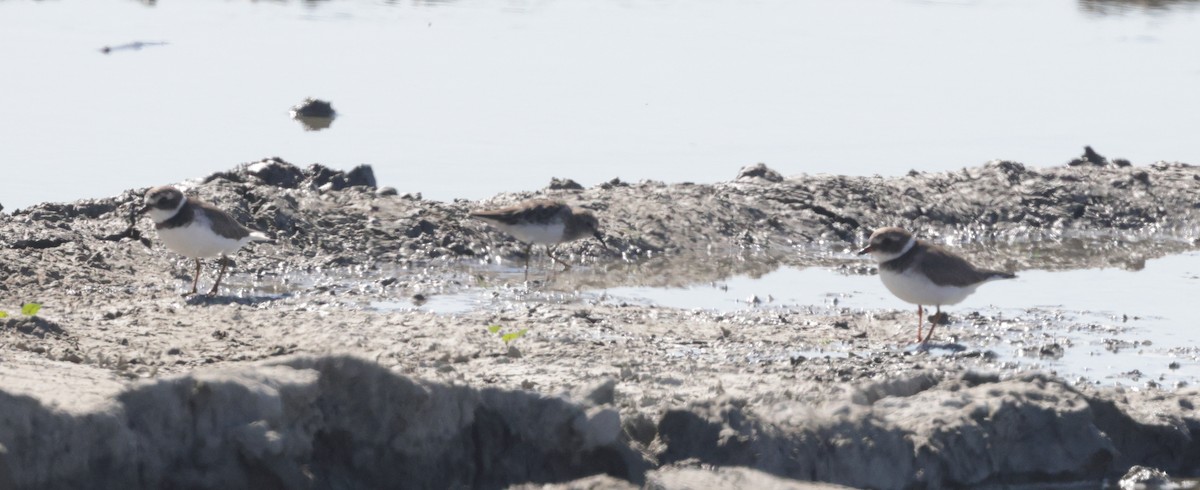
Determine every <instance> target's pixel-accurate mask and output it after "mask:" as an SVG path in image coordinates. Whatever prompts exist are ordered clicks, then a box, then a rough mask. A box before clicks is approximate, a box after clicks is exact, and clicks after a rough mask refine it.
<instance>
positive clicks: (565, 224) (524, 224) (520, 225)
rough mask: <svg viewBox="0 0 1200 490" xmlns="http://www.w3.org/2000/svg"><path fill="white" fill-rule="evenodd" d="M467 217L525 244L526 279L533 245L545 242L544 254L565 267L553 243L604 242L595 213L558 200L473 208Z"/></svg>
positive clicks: (539, 200) (567, 265)
mask: <svg viewBox="0 0 1200 490" xmlns="http://www.w3.org/2000/svg"><path fill="white" fill-rule="evenodd" d="M471 216H472V217H474V218H479V219H481V220H483V221H484V222H486V223H488V224H490V225H492V226H495V227H496V228H499V229H500V230H501V231H503V232H505V233H508V234H509V235H512V236H513V237H514V238H516V239H517V240H519V241H521V242H524V243H525V278H526V279H529V256H530V254H531V252H532V250H533V245H534V244H538V245H545V246H546V255H547V256H549V257H550V259H551V260H553V261H555V262H558V263H560V264H562V265H563V267H565V268H567V269H570V268H571V264H568V263H566V262H563V261H562V260H559V258H558V257H555V256H554V246H555V245H558V244H560V243H564V242H569V241H572V240H578V239H580V238H587V237H595V238H596V239H597V240H599V241H600V244H601V245H604V235H603V234H602V233H600V222H599V221H598V220H597V219H596V215H594V214H592V213H591V212H590V211H578V210H575V209H572V208H571V207H570V206H568V205H566V204H565V203H563V202H561V201H551V200H544V199H537V200H532V201H526V202H523V203H521V204H517V205H516V206H510V207H507V208H501V209H493V210H487V211H476V212H474V213H471ZM605 246H606V247H607V245H605Z"/></svg>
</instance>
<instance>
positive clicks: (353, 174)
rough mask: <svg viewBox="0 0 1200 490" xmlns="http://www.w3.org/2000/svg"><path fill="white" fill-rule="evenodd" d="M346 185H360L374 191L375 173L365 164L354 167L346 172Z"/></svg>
mask: <svg viewBox="0 0 1200 490" xmlns="http://www.w3.org/2000/svg"><path fill="white" fill-rule="evenodd" d="M346 185H347V186H350V187H353V186H356V185H361V186H366V187H370V188H372V189H374V188H375V171H374V170H372V169H371V166H370V165H367V164H362V165H359V166H357V167H354V168H352V169H350V171H349V172H346Z"/></svg>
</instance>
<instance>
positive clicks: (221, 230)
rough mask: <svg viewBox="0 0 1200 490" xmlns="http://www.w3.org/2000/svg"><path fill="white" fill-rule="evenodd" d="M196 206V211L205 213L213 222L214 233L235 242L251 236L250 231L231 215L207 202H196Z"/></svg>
mask: <svg viewBox="0 0 1200 490" xmlns="http://www.w3.org/2000/svg"><path fill="white" fill-rule="evenodd" d="M195 204H196V209H197V210H198V211H200V212H202V213H204V216H205V217H207V218H208V220H209V221H211V222H212V227H213V231H215V232H217V234H218V235H221V236H223V237H225V238H231V239H234V240H241V239H243V238H246V237H248V236H250V229H249V228H246V227H245V226H242V224H241V223H238V222H237V220H235V219H233V216H230V215H229V213H226V212H225V211H222V210H220V209H217V208H216V207H213V205H211V204H209V203H206V202H200V201H195Z"/></svg>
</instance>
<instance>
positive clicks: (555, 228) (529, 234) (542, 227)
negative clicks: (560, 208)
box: [493, 221, 567, 245]
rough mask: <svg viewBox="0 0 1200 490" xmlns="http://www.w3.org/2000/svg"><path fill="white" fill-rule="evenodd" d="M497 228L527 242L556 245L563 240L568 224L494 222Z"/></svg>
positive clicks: (559, 222) (558, 222)
mask: <svg viewBox="0 0 1200 490" xmlns="http://www.w3.org/2000/svg"><path fill="white" fill-rule="evenodd" d="M493 224H495V225H496V227H497V228H500V229H501V230H503V231H504V232H505V233H508V234H509V235H512V236H513V237H514V238H516V239H517V240H520V241H522V242H525V243H535V244H539V245H554V244H557V243H560V242H562V238H563V232H564V231H566V228H567V227H566V226H565V225H563V223H562V222H561V221H557V222H551V223H546V224H518V225H506V224H499V223H495V222H493Z"/></svg>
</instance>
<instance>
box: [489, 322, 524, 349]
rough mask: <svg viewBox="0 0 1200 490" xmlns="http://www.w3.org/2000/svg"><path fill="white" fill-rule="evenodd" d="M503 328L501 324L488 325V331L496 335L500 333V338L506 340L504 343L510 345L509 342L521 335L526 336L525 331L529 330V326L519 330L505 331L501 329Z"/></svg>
mask: <svg viewBox="0 0 1200 490" xmlns="http://www.w3.org/2000/svg"><path fill="white" fill-rule="evenodd" d="M502 328H503V327H501V326H500V325H490V326H488V327H487V330H488V333H494V334H496V335H499V336H500V340H501V341H503V342H504V345H508V344H510V343H512V341H514V340H517V339H519V338H521V337H524V336H525V333H527V332H529V329H528V328H522V329H520V330H517V331H516V332H509V333H503V332H501V331H500V330H501V329H502Z"/></svg>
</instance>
